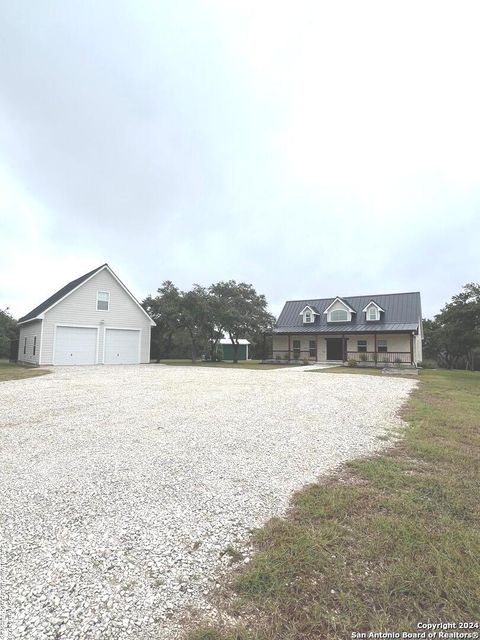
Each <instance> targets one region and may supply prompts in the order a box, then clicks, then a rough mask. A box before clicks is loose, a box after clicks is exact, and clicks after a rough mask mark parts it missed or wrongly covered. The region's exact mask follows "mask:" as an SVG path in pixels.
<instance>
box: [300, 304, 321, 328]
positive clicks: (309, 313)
mask: <svg viewBox="0 0 480 640" xmlns="http://www.w3.org/2000/svg"><path fill="white" fill-rule="evenodd" d="M300 315H301V316H302V320H303V324H312V323H313V322H315V316H316V315H318V312H317V311H315V309H313V308H312V307H309V306H308V305H307V306H306V307H304V308H303V309H302V310H301V311H300Z"/></svg>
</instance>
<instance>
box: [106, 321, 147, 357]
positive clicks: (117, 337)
mask: <svg viewBox="0 0 480 640" xmlns="http://www.w3.org/2000/svg"><path fill="white" fill-rule="evenodd" d="M139 362H140V331H139V330H138V329H105V364H138V363H139Z"/></svg>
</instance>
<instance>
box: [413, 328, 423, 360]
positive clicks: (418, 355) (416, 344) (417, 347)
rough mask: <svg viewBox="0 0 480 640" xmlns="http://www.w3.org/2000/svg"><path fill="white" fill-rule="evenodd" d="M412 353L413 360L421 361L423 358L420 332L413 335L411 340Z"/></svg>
mask: <svg viewBox="0 0 480 640" xmlns="http://www.w3.org/2000/svg"><path fill="white" fill-rule="evenodd" d="M413 353H414V357H415V362H421V361H422V360H423V345H422V336H421V335H420V334H419V335H418V336H415V340H414V341H413Z"/></svg>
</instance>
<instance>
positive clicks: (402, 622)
mask: <svg viewBox="0 0 480 640" xmlns="http://www.w3.org/2000/svg"><path fill="white" fill-rule="evenodd" d="M329 373H330V372H329ZM350 373H356V371H355V372H352V371H349V370H348V369H347V370H345V369H344V370H343V374H344V375H349V374H350ZM362 373H364V374H366V375H368V374H367V372H365V371H364V372H362ZM372 373H373V374H375V372H372ZM420 380H421V382H422V384H421V385H420V387H419V388H418V389H417V390H416V391H415V392H414V394H413V395H412V397H411V400H410V401H409V403H408V406H407V407H406V408H405V410H404V416H405V419H406V421H407V422H408V427H407V428H406V431H405V437H404V438H403V439H402V440H401V441H400V442H399V443H397V444H396V445H395V446H393V447H392V448H390V449H389V450H387V451H386V452H385V453H384V454H382V455H378V456H375V457H372V458H370V459H359V460H356V461H354V462H352V463H350V464H348V465H347V466H345V467H344V468H343V469H342V470H341V471H340V472H339V473H338V474H337V475H335V476H333V477H331V478H327V479H325V480H323V481H322V482H320V483H318V484H315V485H312V486H310V487H307V488H305V489H304V490H302V491H300V492H298V493H297V494H296V495H295V497H294V499H293V501H292V505H291V510H290V512H289V514H288V516H287V517H285V518H276V519H273V520H271V521H270V522H269V523H267V525H266V526H265V527H263V528H262V529H260V530H258V531H257V532H256V533H255V536H254V540H255V544H256V549H257V550H256V553H255V555H254V557H253V558H252V560H251V562H250V563H249V564H248V566H244V565H243V564H242V563H241V564H240V565H239V566H240V567H241V568H237V569H236V570H234V572H233V578H232V582H231V584H229V585H226V586H225V590H224V592H223V594H222V598H221V599H220V607H223V609H224V610H225V611H226V612H227V613H228V614H229V615H231V616H233V618H234V619H237V620H238V621H239V622H238V625H235V624H233V625H230V626H228V627H222V628H220V627H217V628H212V627H209V628H200V629H198V628H197V629H196V630H193V631H191V632H190V633H189V634H188V635H187V637H188V639H189V640H314V639H315V640H319V639H325V640H334V639H335V640H337V639H338V640H340V639H342V640H343V639H344V638H351V637H352V635H351V634H352V633H353V632H368V631H374V632H381V631H387V630H390V631H400V632H402V631H416V630H418V629H417V624H418V623H422V622H457V623H459V622H475V621H477V622H478V621H479V619H480V373H471V372H461V371H451V372H449V371H443V370H426V371H423V372H422V373H421V376H420ZM246 621H248V623H247V622H246ZM478 630H479V629H477V631H478ZM474 631H475V629H474Z"/></svg>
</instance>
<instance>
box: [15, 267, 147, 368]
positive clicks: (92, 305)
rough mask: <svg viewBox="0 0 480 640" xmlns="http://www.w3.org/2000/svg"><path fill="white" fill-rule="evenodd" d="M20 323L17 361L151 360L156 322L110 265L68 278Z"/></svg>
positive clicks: (111, 361) (92, 361) (61, 362)
mask: <svg viewBox="0 0 480 640" xmlns="http://www.w3.org/2000/svg"><path fill="white" fill-rule="evenodd" d="M18 324H19V326H20V339H19V346H18V361H19V362H28V363H31V364H38V365H74V364H77V365H86V364H139V363H142V362H145V363H146V362H150V332H151V327H152V326H155V323H154V321H153V320H152V319H151V318H150V316H149V315H148V313H147V312H146V311H145V309H143V307H142V306H141V304H140V303H139V302H138V300H137V299H136V298H135V297H134V296H133V295H132V294H131V293H130V291H129V290H128V289H127V287H126V286H125V285H124V284H123V283H122V282H121V281H120V279H119V278H118V277H117V276H116V275H115V274H114V273H113V271H112V270H111V269H110V267H109V266H108V264H103V265H102V266H101V267H98V268H97V269H94V270H93V271H90V272H89V273H86V274H85V275H83V276H81V277H80V278H77V279H76V280H73V281H72V282H69V283H68V284H67V285H65V287H63V288H62V289H60V290H59V291H57V292H56V293H54V294H53V296H50V298H48V299H47V300H45V301H44V302H42V304H40V305H38V307H35V309H33V310H32V311H30V313H27V315H26V316H24V317H23V318H20V320H19V322H18Z"/></svg>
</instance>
